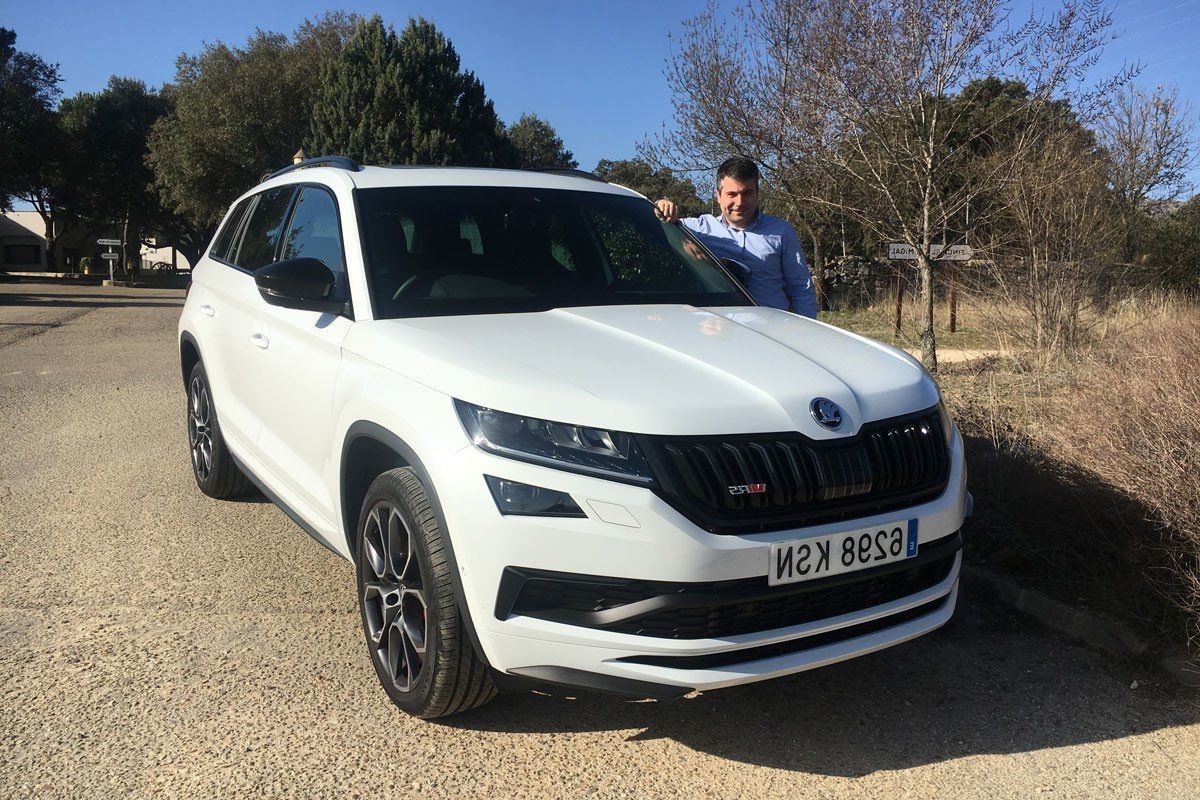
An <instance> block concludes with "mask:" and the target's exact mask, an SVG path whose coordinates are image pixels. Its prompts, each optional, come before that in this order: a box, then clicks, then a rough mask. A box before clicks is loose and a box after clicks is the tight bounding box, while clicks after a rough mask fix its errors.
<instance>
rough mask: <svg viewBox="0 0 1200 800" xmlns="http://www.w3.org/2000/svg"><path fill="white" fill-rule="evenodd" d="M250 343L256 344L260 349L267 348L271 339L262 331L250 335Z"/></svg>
mask: <svg viewBox="0 0 1200 800" xmlns="http://www.w3.org/2000/svg"><path fill="white" fill-rule="evenodd" d="M250 344H252V345H254V346H255V347H257V348H258V349H260V350H266V349H267V347H268V346H270V344H271V340H270V339H268V338H267V337H265V336H263V335H262V334H261V333H255V334H253V335H251V336H250Z"/></svg>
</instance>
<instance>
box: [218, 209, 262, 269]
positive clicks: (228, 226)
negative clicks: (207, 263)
mask: <svg viewBox="0 0 1200 800" xmlns="http://www.w3.org/2000/svg"><path fill="white" fill-rule="evenodd" d="M253 202H254V198H253V197H247V198H246V199H245V200H243V201H242V202H240V203H238V204H237V208H235V209H234V210H233V213H232V214H230V215H229V219H227V220H225V225H224V227H222V228H221V230H220V232H219V233H217V238H216V239H214V240H213V246H212V248H211V249H210V250H209V251H208V255H209V257H210V258H216V259H220V260H221V261H233V250H234V247H235V245H236V242H237V232H238V229H239V228H241V226H242V219H243V218H244V217H245V216H246V209H248V208H249V207H250V204H251V203H253Z"/></svg>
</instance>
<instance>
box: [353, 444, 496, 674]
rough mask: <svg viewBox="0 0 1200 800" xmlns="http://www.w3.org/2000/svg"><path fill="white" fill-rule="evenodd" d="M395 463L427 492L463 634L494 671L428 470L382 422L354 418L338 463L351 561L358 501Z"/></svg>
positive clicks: (494, 671) (364, 496) (354, 544)
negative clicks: (479, 633) (439, 535)
mask: <svg viewBox="0 0 1200 800" xmlns="http://www.w3.org/2000/svg"><path fill="white" fill-rule="evenodd" d="M399 467H410V468H412V470H413V472H414V473H416V476H417V479H418V480H419V481H420V482H421V486H422V487H423V488H424V489H425V492H426V494H428V495H429V505H430V506H431V507H432V509H433V515H434V517H435V518H436V519H437V524H438V529H439V530H440V531H441V532H442V545H443V547H445V553H446V560H447V561H448V562H449V564H450V572H451V575H452V576H453V580H452V583H453V585H454V599H455V600H456V601H457V602H458V608H459V611H460V613H461V614H462V618H463V623H464V624H465V626H466V629H467V636H468V637H469V638H470V640H471V644H472V645H474V647H475V652H476V653H478V654H479V657H480V658H481V659H483V662H484V664H487V665H488V669H489V670H490V671H491V672H492V673H493V675H495V674H496V670H495V669H493V668H492V667H491V665H490V663H489V662H488V658H487V654H486V653H485V652H484V650H483V647H482V646H481V644H480V641H479V636H478V635H477V634H476V632H475V624H474V622H473V621H472V620H471V609H470V607H469V606H468V605H467V598H466V594H465V592H464V590H463V585H462V580H461V578H460V577H459V571H458V559H457V558H456V557H455V555H454V543H453V542H452V541H451V538H450V531H449V529H448V528H447V527H446V515H445V514H444V513H443V512H442V504H441V501H440V500H439V499H438V494H437V488H436V487H435V486H434V485H433V480H432V479H431V478H430V476H429V471H428V470H426V469H425V465H424V464H422V463H421V459H420V458H419V457H418V456H417V454H416V452H415V451H414V450H413V449H412V447H410V446H409V445H408V443H407V442H405V441H404V440H403V439H401V438H400V437H399V436H397V435H396V434H395V433H393V432H392V431H390V430H388V429H387V428H385V427H383V426H382V425H380V424H378V423H376V422H371V421H369V420H358V421H357V422H354V423H352V424H351V425H350V427H349V428H347V430H346V435H345V438H344V439H343V440H342V456H341V462H340V466H339V475H340V480H339V483H340V496H341V517H342V528H343V532H344V533H345V536H346V547H347V550H348V552H349V553H350V558H351V559H352V560H354V561H357V558H358V543H357V542H356V541H355V540H356V538H357V534H358V518H359V515H360V514H361V512H362V502H363V500H364V499H365V498H366V496H367V489H368V488H369V487H370V486H371V482H372V481H374V480H375V478H376V477H378V476H379V475H381V474H382V473H384V472H387V471H388V470H389V469H397V468H399Z"/></svg>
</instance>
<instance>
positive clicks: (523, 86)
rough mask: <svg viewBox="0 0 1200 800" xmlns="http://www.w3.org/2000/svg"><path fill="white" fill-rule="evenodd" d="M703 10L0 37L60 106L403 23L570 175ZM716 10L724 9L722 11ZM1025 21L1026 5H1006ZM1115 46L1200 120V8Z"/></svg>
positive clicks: (278, 11)
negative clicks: (247, 55)
mask: <svg viewBox="0 0 1200 800" xmlns="http://www.w3.org/2000/svg"><path fill="white" fill-rule="evenodd" d="M703 4H704V0H667V2H658V3H655V2H646V1H645V0H641V1H640V2H629V1H628V0H606V1H605V2H603V3H595V2H544V1H541V0H539V1H537V2H533V1H531V2H520V3H516V2H501V0H490V1H489V0H458V1H457V2H444V1H443V2H428V1H427V0H417V1H414V2H405V3H384V4H378V3H374V4H372V3H354V2H350V3H339V4H334V5H330V4H329V3H327V2H326V3H321V2H312V1H311V0H286V1H285V0H265V1H264V2H255V1H254V0H242V1H241V2H229V0H217V1H216V2H196V1H195V0H192V2H185V3H180V2H172V1H171V0H164V1H163V2H145V1H143V0H114V1H111V2H95V0H89V1H87V2H83V1H81V0H43V2H18V0H0V26H4V27H9V28H13V29H15V30H16V32H17V46H18V48H19V49H21V50H27V51H31V52H35V53H37V54H39V55H41V56H42V57H43V58H45V59H46V60H48V61H52V62H58V63H59V65H60V66H61V70H62V73H63V76H64V78H65V80H64V82H63V87H62V88H63V92H64V95H70V94H73V93H75V92H77V91H85V90H87V91H91V90H97V89H100V88H102V87H103V86H104V84H105V83H106V82H107V80H108V76H109V75H111V74H120V75H129V76H133V77H137V78H141V79H142V80H145V81H146V82H147V83H150V84H154V85H157V84H161V83H163V82H164V81H169V80H171V79H172V77H173V75H174V71H175V67H174V62H175V58H176V56H177V55H178V54H179V53H181V52H188V53H194V52H197V51H198V50H199V49H200V47H201V46H202V44H203V43H204V42H213V41H218V40H222V41H226V42H230V43H238V44H240V43H242V42H244V41H245V39H246V37H247V36H249V35H250V34H251V33H252V32H253V30H254V29H255V28H256V27H259V28H263V29H267V30H275V31H283V32H287V33H290V32H291V31H292V30H294V29H295V27H296V26H297V24H299V23H300V22H301V21H302V20H303V19H304V18H305V17H313V16H317V15H319V14H320V13H322V12H324V11H326V10H327V9H329V8H343V9H345V10H348V11H357V12H359V13H362V14H366V15H369V14H372V13H376V12H378V13H380V14H381V15H382V16H383V17H384V19H385V20H387V21H389V22H391V23H393V24H394V25H396V26H397V27H400V26H402V25H403V24H404V22H405V20H407V18H408V17H409V16H415V15H423V16H425V17H427V18H429V19H431V20H433V21H434V22H435V23H436V24H437V26H438V27H439V28H441V29H442V30H443V31H444V32H445V33H446V34H447V35H448V36H449V37H450V39H451V40H452V41H453V42H454V46H455V47H456V48H457V50H458V52H459V54H460V55H461V57H462V60H463V64H464V66H466V67H467V68H468V69H471V70H473V71H474V72H475V73H476V74H477V75H478V76H479V77H480V78H481V79H482V80H483V82H484V85H485V86H486V88H487V92H488V95H489V96H490V97H491V98H492V99H493V100H494V101H495V104H496V110H497V112H498V113H499V114H500V117H501V118H502V119H504V120H505V121H507V122H511V121H513V120H515V119H516V118H517V117H518V116H520V114H521V113H522V112H523V111H533V112H536V113H537V114H539V115H540V116H542V117H543V118H545V119H547V120H548V121H549V122H550V123H551V124H552V125H554V127H555V128H556V129H557V130H558V132H559V135H561V136H562V137H563V139H564V140H565V142H566V144H567V146H568V147H569V148H570V149H571V150H573V151H574V152H575V155H576V158H578V160H579V162H580V165H581V166H582V167H583V168H584V169H591V168H592V167H594V166H595V164H596V161H597V160H598V159H600V158H624V157H629V156H632V155H633V154H634V148H635V145H636V143H637V141H638V140H640V139H641V138H643V137H644V136H645V135H646V134H647V133H649V132H652V131H656V130H658V129H659V128H660V127H661V125H662V124H663V123H664V122H667V121H669V118H670V102H669V100H670V91H669V88H668V87H667V85H666V82H665V80H664V78H663V74H662V68H663V60H664V59H665V58H666V56H667V54H668V52H669V42H668V38H667V36H668V33H669V32H672V31H675V32H678V31H679V29H680V23H681V21H682V20H684V19H685V18H688V17H690V16H692V15H694V14H696V13H697V12H699V11H700V10H701V8H702V7H703ZM725 5H726V6H728V5H729V3H726V4H725ZM1016 5H1017V8H1018V9H1021V8H1023V9H1026V10H1027V9H1028V7H1029V6H1028V0H1017V3H1016ZM1115 5H1116V11H1115V16H1116V21H1117V28H1118V30H1121V31H1123V32H1124V35H1123V37H1122V38H1121V40H1119V41H1118V42H1117V43H1115V44H1114V45H1112V46H1111V47H1110V48H1109V50H1108V52H1107V54H1106V56H1105V58H1104V60H1103V62H1102V64H1101V65H1100V66H1102V67H1105V68H1108V69H1116V68H1119V67H1120V65H1121V63H1122V61H1124V60H1128V61H1141V62H1142V63H1143V64H1144V65H1145V67H1146V68H1145V70H1144V71H1143V73H1142V75H1141V77H1140V78H1139V83H1142V84H1144V85H1146V86H1153V85H1155V84H1159V83H1167V84H1176V85H1178V86H1179V87H1180V92H1181V95H1182V96H1183V97H1185V98H1186V99H1189V100H1190V101H1191V102H1192V103H1193V105H1194V106H1195V107H1196V108H1197V109H1200V0H1120V2H1119V3H1116V4H1115Z"/></svg>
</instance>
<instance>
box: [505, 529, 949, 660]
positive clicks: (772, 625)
mask: <svg viewBox="0 0 1200 800" xmlns="http://www.w3.org/2000/svg"><path fill="white" fill-rule="evenodd" d="M961 547H962V539H961V537H960V536H959V535H958V534H954V535H953V536H948V537H945V538H944V539H941V540H938V541H936V542H933V543H931V544H928V545H925V546H923V547H922V548H921V552H920V554H919V555H917V556H916V557H915V558H913V559H910V560H906V561H899V562H896V563H893V564H886V565H884V566H880V567H875V568H873V569H868V570H863V571H861V572H852V573H848V574H844V575H835V576H832V577H829V578H820V579H818V580H813V581H804V582H800V583H794V584H787V585H784V586H769V585H768V584H767V579H766V576H760V577H757V578H744V579H740V580H731V581H712V582H706V583H669V582H663V581H640V580H624V579H620V578H604V577H598V576H589V575H573V574H566V573H546V572H539V571H536V570H523V569H516V568H513V567H509V568H508V569H506V570H505V572H504V576H503V578H502V579H501V582H500V585H501V588H500V595H499V597H498V600H497V607H496V616H497V617H498V618H500V619H506V618H507V617H509V616H511V615H522V616H529V617H537V618H539V619H545V620H550V621H552V622H564V623H567V624H570V625H580V626H584V627H590V628H598V629H602V630H609V631H617V632H620V633H630V634H634V635H637V636H653V637H657V638H664V639H714V638H723V637H727V636H737V635H738V634H744V633H760V632H763V631H770V630H776V629H778V628H786V627H790V626H792V625H800V624H803V623H806V622H815V621H817V620H822V619H829V618H830V617H836V616H840V615H842V614H850V613H854V612H856V611H862V610H864V609H867V608H872V607H874V606H878V605H882V604H884V603H888V602H891V601H893V600H899V599H901V598H904V597H908V596H911V595H914V594H916V593H918V592H921V591H924V590H925V589H929V588H931V587H933V586H936V585H938V584H939V583H941V582H942V581H944V580H945V579H946V577H947V576H948V575H949V574H950V572H951V570H952V569H953V568H954V560H955V557H956V555H957V553H958V551H959V549H960V548H961Z"/></svg>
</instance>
